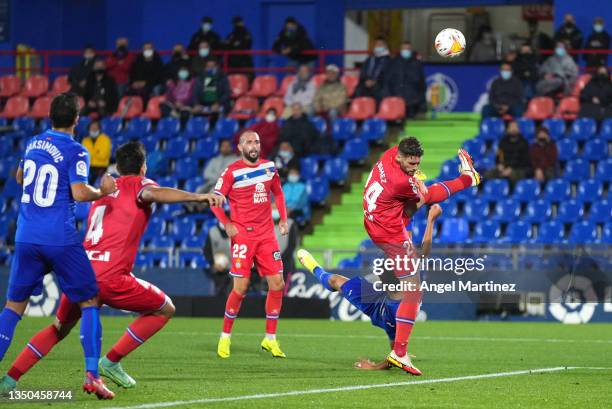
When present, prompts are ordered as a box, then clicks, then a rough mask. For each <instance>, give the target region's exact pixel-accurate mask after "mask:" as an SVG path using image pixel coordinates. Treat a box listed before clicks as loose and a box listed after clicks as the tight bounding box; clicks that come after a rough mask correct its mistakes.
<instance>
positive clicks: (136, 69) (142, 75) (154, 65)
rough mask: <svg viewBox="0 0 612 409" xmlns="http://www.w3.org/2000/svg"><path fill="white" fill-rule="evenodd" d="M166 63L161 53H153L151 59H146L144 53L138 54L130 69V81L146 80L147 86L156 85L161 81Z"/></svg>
mask: <svg viewBox="0 0 612 409" xmlns="http://www.w3.org/2000/svg"><path fill="white" fill-rule="evenodd" d="M163 69H164V63H163V62H162V59H161V57H160V56H159V54H157V53H155V54H153V58H152V59H151V60H150V61H147V60H145V58H144V56H143V55H142V53H140V54H138V56H137V57H136V60H135V61H134V64H132V68H131V69H130V83H132V82H135V81H146V83H147V87H154V86H155V85H157V84H159V83H161V81H162V74H163Z"/></svg>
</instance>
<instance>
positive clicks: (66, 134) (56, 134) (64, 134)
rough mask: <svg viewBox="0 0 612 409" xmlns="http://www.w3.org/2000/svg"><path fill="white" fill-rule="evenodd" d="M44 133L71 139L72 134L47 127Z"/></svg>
mask: <svg viewBox="0 0 612 409" xmlns="http://www.w3.org/2000/svg"><path fill="white" fill-rule="evenodd" d="M46 133H47V134H49V135H53V136H61V137H65V138H70V139H73V136H72V135H70V134H69V133H66V132H60V131H56V130H55V129H49V130H47V132H46Z"/></svg>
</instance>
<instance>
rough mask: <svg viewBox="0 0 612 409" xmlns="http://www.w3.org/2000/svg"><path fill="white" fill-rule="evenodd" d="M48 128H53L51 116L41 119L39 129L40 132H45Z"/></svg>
mask: <svg viewBox="0 0 612 409" xmlns="http://www.w3.org/2000/svg"><path fill="white" fill-rule="evenodd" d="M79 121H80V119H79ZM48 129H51V118H42V119H41V120H40V122H39V123H38V130H39V131H40V132H45V131H46V130H48ZM75 130H76V129H75ZM77 135H78V133H77Z"/></svg>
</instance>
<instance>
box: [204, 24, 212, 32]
mask: <svg viewBox="0 0 612 409" xmlns="http://www.w3.org/2000/svg"><path fill="white" fill-rule="evenodd" d="M211 29H212V24H210V23H204V24H202V31H204V32H205V33H207V32H209V31H210V30H211Z"/></svg>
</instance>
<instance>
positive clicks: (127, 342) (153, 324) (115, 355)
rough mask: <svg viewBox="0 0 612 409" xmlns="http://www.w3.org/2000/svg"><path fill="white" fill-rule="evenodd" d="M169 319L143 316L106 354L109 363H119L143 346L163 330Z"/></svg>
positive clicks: (150, 315) (158, 316)
mask: <svg viewBox="0 0 612 409" xmlns="http://www.w3.org/2000/svg"><path fill="white" fill-rule="evenodd" d="M168 319H169V318H168V317H165V316H163V315H153V314H149V315H141V316H140V317H138V318H137V319H136V321H134V322H133V323H132V325H130V326H129V327H128V328H127V330H126V331H125V334H123V336H122V337H121V338H120V339H119V341H117V343H116V344H115V345H114V346H113V348H112V349H111V350H110V351H109V353H108V354H106V357H107V358H108V360H109V361H112V362H119V361H120V360H121V358H123V357H124V356H126V355H127V354H129V353H130V352H132V351H133V350H135V349H136V348H138V347H139V346H141V345H142V344H143V343H144V342H145V341H146V340H147V339H149V338H151V337H152V336H153V335H155V333H156V332H157V331H159V330H160V329H162V328H163V327H164V325H166V323H167V322H168Z"/></svg>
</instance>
